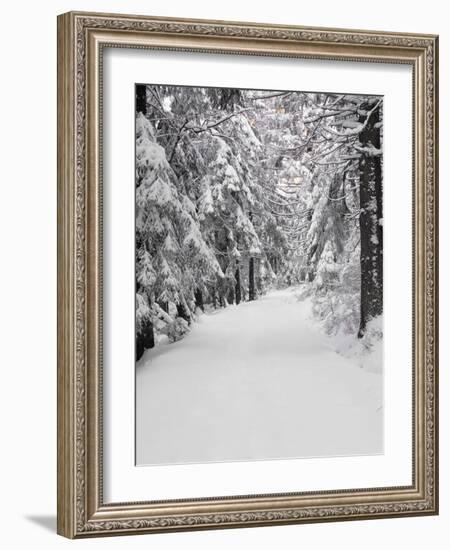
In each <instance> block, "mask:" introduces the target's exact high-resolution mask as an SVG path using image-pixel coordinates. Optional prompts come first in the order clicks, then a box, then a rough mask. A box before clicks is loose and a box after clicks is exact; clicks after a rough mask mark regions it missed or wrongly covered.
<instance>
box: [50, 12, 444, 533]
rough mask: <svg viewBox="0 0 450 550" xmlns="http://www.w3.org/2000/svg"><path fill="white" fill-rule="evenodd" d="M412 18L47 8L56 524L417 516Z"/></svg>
mask: <svg viewBox="0 0 450 550" xmlns="http://www.w3.org/2000/svg"><path fill="white" fill-rule="evenodd" d="M437 46H438V39H437V37H436V36H432V35H416V34H407V33H387V32H375V31H356V30H339V29H324V28H304V27H293V26H281V25H279V26H275V25H265V24H255V23H237V22H233V23H231V22H222V21H202V20H186V19H179V20H177V19H169V18H167V19H166V18H155V17H141V16H129V15H110V14H95V13H76V12H71V13H67V14H64V15H61V16H59V18H58V314H59V320H58V532H59V533H60V534H61V535H64V536H66V537H70V538H81V537H89V536H100V535H120V534H134V533H152V532H162V531H181V530H192V529H212V528H227V527H245V526H249V527H250V526H262V525H274V524H287V523H304V522H317V521H339V520H349V519H354V520H356V519H375V518H386V517H400V516H412V515H429V514H436V513H437V511H438V465H437V462H438V446H437V442H438V415H437V399H438V379H437V366H438V361H437V351H438V333H437V312H438V310H437V290H438V280H437V261H438V260H437V251H438V248H437V235H438V226H437V223H438V217H437V206H438V204H437V179H438V178H437V161H436V159H437V146H438V139H437V116H438V103H437V96H438V57H437V53H438V51H437Z"/></svg>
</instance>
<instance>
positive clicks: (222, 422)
mask: <svg viewBox="0 0 450 550" xmlns="http://www.w3.org/2000/svg"><path fill="white" fill-rule="evenodd" d="M308 315H309V306H308V303H307V302H299V301H297V300H296V298H295V295H294V293H293V292H292V290H289V289H288V290H283V291H272V292H270V293H268V294H266V295H265V296H263V297H261V298H260V299H258V300H256V301H253V302H245V303H241V304H240V305H239V306H229V307H227V308H226V309H221V310H217V311H215V312H213V313H209V314H205V315H202V316H201V317H200V319H199V321H198V322H197V323H195V324H194V326H193V328H192V331H191V333H190V334H189V335H188V336H187V337H186V338H185V339H183V340H181V341H179V342H176V343H173V344H165V345H161V346H159V347H157V348H156V349H152V350H148V351H147V352H146V353H145V354H144V356H143V357H142V359H141V360H140V361H139V362H138V364H137V369H136V440H137V463H138V464H170V463H179V462H211V461H231V460H255V459H276V458H288V457H316V456H340V455H358V454H378V453H380V452H382V450H383V449H382V435H383V434H382V414H383V410H382V407H381V404H382V375H381V374H380V373H372V372H367V371H365V370H364V369H362V368H359V366H358V365H357V364H356V363H352V362H351V360H349V359H347V358H344V357H342V356H340V355H338V354H336V353H335V352H334V351H333V350H332V349H331V348H330V346H329V343H328V341H327V338H326V337H325V336H323V335H322V334H320V333H319V332H318V331H315V330H314V329H313V328H312V325H311V323H310V322H309V321H308Z"/></svg>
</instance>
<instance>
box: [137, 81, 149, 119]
mask: <svg viewBox="0 0 450 550" xmlns="http://www.w3.org/2000/svg"><path fill="white" fill-rule="evenodd" d="M136 112H137V113H143V114H144V115H145V114H147V87H146V86H145V85H144V84H137V85H136Z"/></svg>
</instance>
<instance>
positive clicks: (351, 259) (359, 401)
mask: <svg viewBox="0 0 450 550" xmlns="http://www.w3.org/2000/svg"><path fill="white" fill-rule="evenodd" d="M382 141H383V101H382V98H381V97H379V96H370V95H352V94H337V93H312V92H301V91H266V90H242V89H232V88H201V87H197V88H194V87H184V86H166V85H145V84H138V85H136V360H137V361H138V363H137V375H136V389H137V394H136V400H137V416H136V437H137V441H136V443H137V445H136V448H137V462H138V463H140V464H163V463H180V462H202V461H206V462H207V461H222V460H253V459H267V458H289V457H302V456H329V455H345V454H374V453H379V452H382V414H381V413H382V392H381V388H382V383H381V378H382V365H381V363H382V353H381V346H382V313H383V212H382V208H383V205H382V168H383V166H382V163H383V156H382ZM282 382H283V383H282ZM269 405H270V407H269ZM229 408H233V410H234V412H233V413H232V414H231V417H232V416H233V415H234V414H236V415H239V418H236V419H235V422H233V421H232V418H231V417H230V411H229ZM314 411H315V418H316V419H317V420H316V425H308V424H307V423H306V422H305V415H306V416H307V417H308V419H309V421H310V420H311V418H312V413H313V412H314ZM202 415H203V416H204V417H205V418H207V419H209V420H208V421H207V422H206V423H207V426H206V427H205V426H204V423H205V418H203V420H202ZM227 415H228V416H227ZM227 417H228V419H229V420H228V421H226V420H225V418H227ZM269 417H270V419H271V420H270V421H268V418H269ZM155 418H156V419H159V421H158V422H159V425H158V426H157V425H156V424H157V422H156V420H155ZM180 418H182V419H184V420H182V421H181V422H180ZM286 418H293V420H290V421H289V422H288V423H287V425H286ZM161 422H162V424H161ZM239 422H240V428H239V429H236V423H239ZM202 423H203V424H202ZM282 423H284V424H283V425H284V428H282V429H281V428H280V424H282ZM272 424H273V426H272ZM200 426H201V428H200ZM232 426H233V428H232ZM272 429H273V430H275V431H276V435H274V434H272V435H271V430H272ZM205 430H206V431H205ZM271 442H272V443H271Z"/></svg>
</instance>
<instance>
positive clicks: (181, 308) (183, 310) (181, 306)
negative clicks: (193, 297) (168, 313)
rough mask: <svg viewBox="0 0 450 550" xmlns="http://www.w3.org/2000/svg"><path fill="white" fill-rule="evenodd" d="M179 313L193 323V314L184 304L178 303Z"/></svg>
mask: <svg viewBox="0 0 450 550" xmlns="http://www.w3.org/2000/svg"><path fill="white" fill-rule="evenodd" d="M177 315H178V317H181V318H182V319H184V320H185V321H186V322H187V323H188V324H189V325H190V324H191V316H190V315H189V313H188V311H187V310H186V307H185V306H184V304H177Z"/></svg>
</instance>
